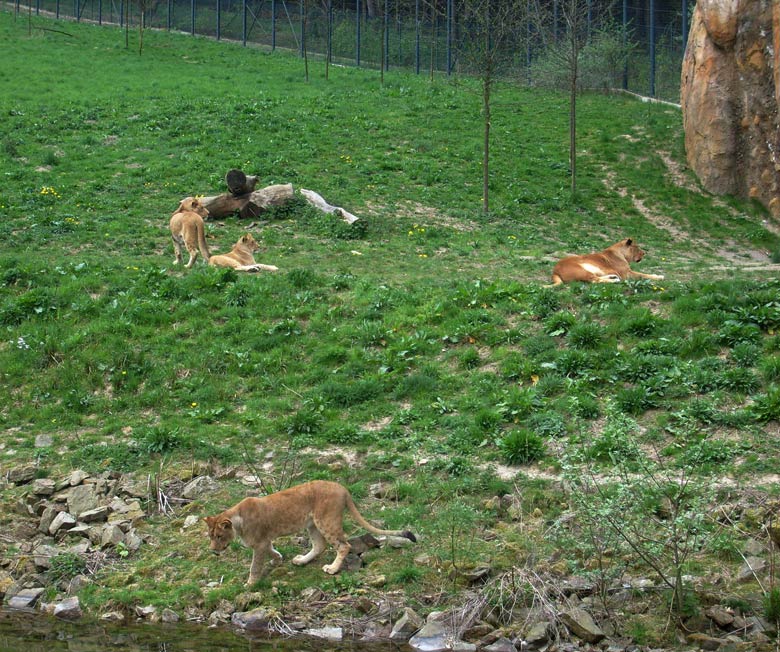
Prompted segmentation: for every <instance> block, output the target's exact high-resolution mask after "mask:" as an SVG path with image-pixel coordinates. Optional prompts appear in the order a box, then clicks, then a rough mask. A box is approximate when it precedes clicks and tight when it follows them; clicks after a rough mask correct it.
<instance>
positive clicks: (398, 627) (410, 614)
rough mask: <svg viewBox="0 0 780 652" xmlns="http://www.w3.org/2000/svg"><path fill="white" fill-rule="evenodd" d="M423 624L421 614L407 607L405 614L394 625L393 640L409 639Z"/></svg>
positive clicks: (391, 635)
mask: <svg viewBox="0 0 780 652" xmlns="http://www.w3.org/2000/svg"><path fill="white" fill-rule="evenodd" d="M422 626H423V621H422V618H420V616H418V615H417V613H416V612H415V611H414V609H410V608H409V607H407V608H406V609H404V612H403V615H402V616H401V617H400V618H399V619H398V620H397V621H396V623H395V625H393V631H391V632H390V640H391V641H408V640H409V639H410V638H411V637H412V635H413V634H414V633H415V632H416V631H417V630H419V629H420V628H421V627H422Z"/></svg>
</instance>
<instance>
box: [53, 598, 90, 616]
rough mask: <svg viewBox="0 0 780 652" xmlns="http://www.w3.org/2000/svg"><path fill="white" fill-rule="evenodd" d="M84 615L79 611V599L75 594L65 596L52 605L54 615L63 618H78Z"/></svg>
mask: <svg viewBox="0 0 780 652" xmlns="http://www.w3.org/2000/svg"><path fill="white" fill-rule="evenodd" d="M82 615H84V614H83V612H82V611H81V605H80V604H79V599H78V597H76V596H73V597H70V598H66V599H65V600H63V601H62V602H58V603H57V604H56V605H55V607H54V616H55V617H56V618H61V619H63V620H78V619H79V618H81V616H82Z"/></svg>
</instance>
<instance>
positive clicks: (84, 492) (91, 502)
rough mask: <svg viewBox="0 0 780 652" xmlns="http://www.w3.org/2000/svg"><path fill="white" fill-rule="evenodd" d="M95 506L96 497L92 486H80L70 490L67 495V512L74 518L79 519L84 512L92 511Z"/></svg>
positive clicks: (96, 503) (96, 504) (96, 502)
mask: <svg viewBox="0 0 780 652" xmlns="http://www.w3.org/2000/svg"><path fill="white" fill-rule="evenodd" d="M74 473H75V471H74ZM97 506H98V495H97V493H96V492H95V487H94V486H92V485H89V484H82V485H79V486H77V487H73V488H72V489H71V490H70V493H69V494H68V511H69V512H70V513H71V514H73V515H74V516H75V517H76V518H80V517H81V515H82V514H83V513H84V512H88V511H90V510H93V509H95V508H96V507H97Z"/></svg>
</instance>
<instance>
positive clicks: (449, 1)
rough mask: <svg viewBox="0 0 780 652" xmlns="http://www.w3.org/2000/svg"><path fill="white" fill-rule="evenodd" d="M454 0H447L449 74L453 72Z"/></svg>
mask: <svg viewBox="0 0 780 652" xmlns="http://www.w3.org/2000/svg"><path fill="white" fill-rule="evenodd" d="M452 9H453V8H452V0H447V74H448V75H451V74H452V20H453V18H452Z"/></svg>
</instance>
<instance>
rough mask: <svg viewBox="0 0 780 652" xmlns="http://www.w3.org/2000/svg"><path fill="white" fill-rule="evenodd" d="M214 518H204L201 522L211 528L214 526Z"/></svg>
mask: <svg viewBox="0 0 780 652" xmlns="http://www.w3.org/2000/svg"><path fill="white" fill-rule="evenodd" d="M214 518H215V517H214V516H205V517H204V518H203V520H204V521H206V525H208V526H209V527H211V526H212V525H213V524H214Z"/></svg>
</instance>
